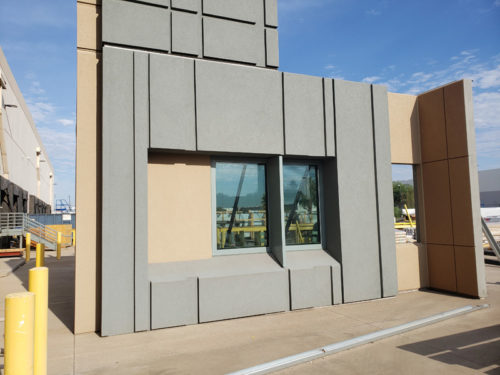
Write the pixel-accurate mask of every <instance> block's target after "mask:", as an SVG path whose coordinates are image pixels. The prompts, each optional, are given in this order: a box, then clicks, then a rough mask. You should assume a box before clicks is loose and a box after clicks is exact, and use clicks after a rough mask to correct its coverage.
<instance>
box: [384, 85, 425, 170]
mask: <svg viewBox="0 0 500 375" xmlns="http://www.w3.org/2000/svg"><path fill="white" fill-rule="evenodd" d="M388 101H389V124H390V129H391V159H392V163H399V164H419V163H420V141H419V130H418V126H419V125H418V107H417V97H416V96H414V95H407V94H395V93H392V92H390V93H388Z"/></svg>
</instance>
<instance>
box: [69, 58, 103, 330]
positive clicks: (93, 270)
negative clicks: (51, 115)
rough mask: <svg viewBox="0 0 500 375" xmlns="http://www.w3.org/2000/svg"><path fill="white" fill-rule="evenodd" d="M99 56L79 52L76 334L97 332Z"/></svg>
mask: <svg viewBox="0 0 500 375" xmlns="http://www.w3.org/2000/svg"><path fill="white" fill-rule="evenodd" d="M99 59H100V54H98V53H95V52H91V51H81V50H78V51H77V87H78V88H77V115H76V131H77V138H76V212H77V214H76V238H77V246H76V255H75V333H84V332H94V331H95V330H97V329H98V324H99V322H98V318H97V316H98V299H99V296H98V293H97V289H98V286H99V273H98V272H97V269H98V266H99V264H98V249H99V242H100V238H99V232H98V230H97V228H98V227H99V225H100V220H99V206H98V202H100V178H99V177H98V176H100V171H99V169H98V163H100V159H99V148H100V146H99V144H100V143H99V139H100V125H99V124H100V122H99V119H100V104H99V103H100V96H99V95H98V93H99V92H100V85H99V82H100V79H99V77H100V74H99V69H100V65H99Z"/></svg>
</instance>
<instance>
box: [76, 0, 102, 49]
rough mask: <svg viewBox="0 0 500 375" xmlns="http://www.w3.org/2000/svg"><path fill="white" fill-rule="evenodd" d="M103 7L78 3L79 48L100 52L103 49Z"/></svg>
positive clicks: (77, 42) (77, 38)
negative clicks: (101, 20)
mask: <svg viewBox="0 0 500 375" xmlns="http://www.w3.org/2000/svg"><path fill="white" fill-rule="evenodd" d="M100 13H101V7H100V6H96V5H92V4H88V3H82V2H78V3H77V5H76V14H77V25H78V27H77V31H76V45H77V47H78V48H85V49H91V50H98V49H100V48H101V22H100Z"/></svg>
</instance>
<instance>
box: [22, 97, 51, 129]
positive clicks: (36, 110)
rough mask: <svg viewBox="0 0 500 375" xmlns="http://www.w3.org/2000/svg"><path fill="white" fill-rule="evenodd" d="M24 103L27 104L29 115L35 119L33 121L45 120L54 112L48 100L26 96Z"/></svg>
mask: <svg viewBox="0 0 500 375" xmlns="http://www.w3.org/2000/svg"><path fill="white" fill-rule="evenodd" d="M26 103H27V104H28V107H29V110H30V112H31V116H32V117H33V120H35V122H40V123H44V122H47V121H48V120H49V118H50V117H51V116H52V115H53V114H54V112H55V107H54V105H53V104H52V103H49V102H45V101H38V100H36V99H35V100H32V99H30V98H26Z"/></svg>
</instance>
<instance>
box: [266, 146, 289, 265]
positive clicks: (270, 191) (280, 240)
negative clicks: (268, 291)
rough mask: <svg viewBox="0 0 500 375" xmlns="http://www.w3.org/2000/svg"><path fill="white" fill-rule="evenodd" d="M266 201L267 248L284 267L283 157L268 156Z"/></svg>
mask: <svg viewBox="0 0 500 375" xmlns="http://www.w3.org/2000/svg"><path fill="white" fill-rule="evenodd" d="M267 201H268V205H269V209H268V212H267V214H268V217H269V221H268V223H269V224H268V226H269V231H268V233H269V234H268V235H269V248H270V249H271V253H272V254H273V255H274V257H275V258H276V260H277V261H278V262H279V263H280V264H281V266H282V267H286V252H285V243H286V242H285V230H284V228H283V223H284V222H285V212H284V210H283V207H284V205H283V157H282V156H281V155H279V156H275V157H273V158H270V159H269V161H268V162H267Z"/></svg>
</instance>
